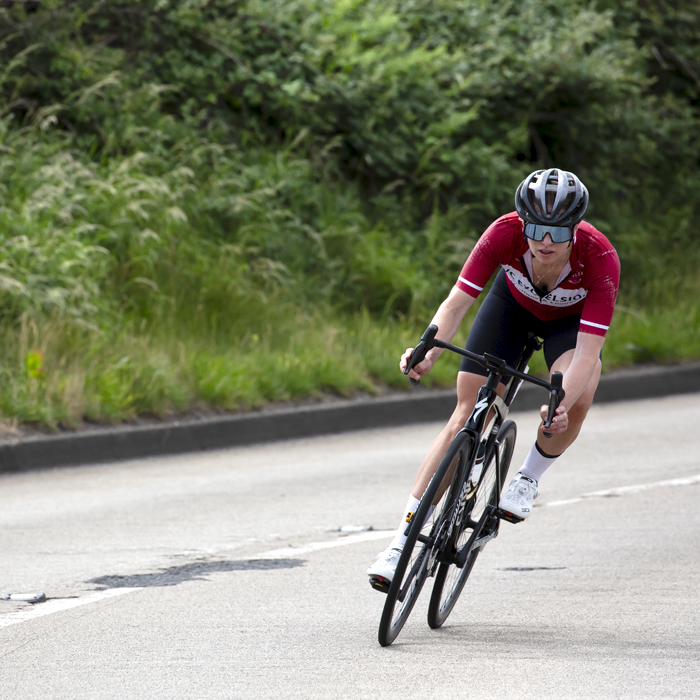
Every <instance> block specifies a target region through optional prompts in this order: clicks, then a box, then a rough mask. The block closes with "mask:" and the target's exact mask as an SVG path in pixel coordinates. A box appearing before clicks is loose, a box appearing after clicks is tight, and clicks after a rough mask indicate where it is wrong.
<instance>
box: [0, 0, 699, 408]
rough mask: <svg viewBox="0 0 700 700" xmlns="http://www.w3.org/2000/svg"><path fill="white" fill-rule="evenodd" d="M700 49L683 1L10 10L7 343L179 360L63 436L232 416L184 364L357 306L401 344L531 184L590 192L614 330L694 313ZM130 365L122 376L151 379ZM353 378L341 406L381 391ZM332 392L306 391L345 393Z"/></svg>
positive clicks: (2, 220)
mask: <svg viewBox="0 0 700 700" xmlns="http://www.w3.org/2000/svg"><path fill="white" fill-rule="evenodd" d="M699 47H700V3H698V2H697V0H692V1H690V2H680V1H675V0H624V2H621V3H611V2H607V0H598V1H597V2H593V3H591V2H589V1H587V2H583V1H579V0H567V2H558V3H554V2H551V1H550V0H521V1H519V2H514V1H512V0H505V1H503V0H499V2H495V1H493V0H444V1H441V2H440V1H436V0H408V1H406V0H403V1H402V2H399V1H398V0H386V1H384V2H381V3H380V2H374V1H370V0H366V1H364V2H360V1H353V2H350V1H346V0H343V1H341V0H336V1H330V0H303V1H296V2H292V1H282V0H265V2H260V1H255V0H180V1H179V2H176V1H175V0H171V1H169V0H142V1H138V0H109V1H107V0H103V1H102V2H93V1H88V0H77V1H76V2H72V3H70V4H67V3H63V2H59V1H58V0H54V1H52V0H47V1H43V2H11V1H7V0H6V1H4V2H2V3H0V198H1V199H2V202H1V203H0V311H1V312H2V314H3V319H4V323H5V325H6V327H7V328H6V331H7V338H8V339H10V340H9V341H8V342H9V343H10V345H11V344H12V341H11V338H12V337H13V335H15V334H16V331H17V328H19V325H21V324H25V326H26V324H27V323H28V322H29V321H32V322H34V323H36V324H38V325H37V338H39V336H42V333H43V331H42V329H45V328H48V327H49V326H48V325H47V324H54V326H51V327H52V328H54V327H55V326H56V324H58V325H59V326H60V325H61V324H68V325H71V326H75V329H74V330H65V329H64V331H62V332H61V333H59V334H56V333H54V334H53V336H52V337H58V336H59V335H60V337H61V338H63V340H62V341H61V343H59V345H60V346H61V348H63V349H62V350H61V351H60V352H59V351H58V350H56V352H55V361H56V362H59V360H60V357H65V356H66V353H70V351H71V348H72V349H73V351H74V352H75V353H76V356H80V352H78V348H80V347H82V348H87V347H93V350H91V351H90V352H92V353H93V354H94V353H97V355H99V356H100V357H105V356H104V355H101V354H100V353H103V352H106V350H101V351H99V352H97V351H96V350H94V348H95V347H98V346H99V347H102V348H105V347H107V346H111V347H114V343H117V345H119V342H118V341H117V340H115V339H119V338H122V339H124V338H126V337H127V336H128V337H130V338H131V337H133V338H143V337H144V334H150V335H149V338H150V340H149V343H151V345H152V346H153V348H154V349H153V352H154V353H155V352H156V347H160V346H158V342H160V343H162V344H164V346H163V347H165V348H166V349H167V351H168V352H170V351H171V350H172V347H171V346H172V343H173V338H177V342H181V343H184V345H186V346H187V347H188V348H189V350H185V351H184V354H183V353H182V352H180V351H178V353H179V354H177V353H176V354H177V357H178V358H180V359H178V360H177V362H176V364H177V366H178V367H180V369H178V370H177V371H175V370H172V371H173V372H174V374H175V375H177V377H178V380H177V382H172V383H173V384H177V383H178V382H179V385H180V386H182V385H187V387H188V389H187V390H186V391H184V390H181V391H179V393H178V392H177V391H175V389H172V390H166V389H163V390H162V391H161V393H160V394H158V392H155V393H153V392H150V393H149V391H150V390H149V391H144V392H141V394H142V395H149V396H152V397H153V396H155V395H156V394H158V396H160V398H158V399H155V398H151V399H148V400H145V399H144V400H140V399H136V398H134V396H135V395H136V394H137V393H138V391H137V392H136V393H134V391H132V389H133V386H135V384H134V382H136V384H138V381H141V380H138V381H137V380H136V379H134V377H135V376H136V374H138V373H139V372H141V370H139V372H137V371H136V369H134V373H135V374H134V373H132V374H129V372H128V371H127V369H124V368H125V367H127V368H128V365H129V363H126V364H123V365H120V367H121V369H119V371H118V372H117V373H116V374H114V373H112V374H110V372H105V373H103V375H102V376H101V378H100V379H99V381H98V380H97V379H95V380H94V381H93V380H92V379H90V378H89V377H88V378H87V379H86V380H85V381H86V382H87V384H86V386H91V384H90V382H93V385H95V386H97V384H99V386H100V387H101V388H98V389H95V395H96V396H97V397H98V398H97V399H95V401H96V404H95V406H93V407H92V408H90V409H89V410H88V409H87V408H86V406H87V404H88V403H89V402H87V403H86V401H87V400H84V401H83V402H82V404H80V406H78V405H77V404H76V406H77V407H76V408H74V409H71V410H68V411H64V414H65V415H67V416H69V417H70V416H72V417H73V419H75V418H76V417H79V416H80V415H91V416H93V417H96V418H99V417H100V416H101V415H103V416H104V415H109V416H114V417H119V416H120V415H127V414H129V412H131V413H133V412H134V411H136V412H142V411H147V410H156V411H159V412H162V411H163V410H167V409H168V407H169V406H170V407H172V406H174V407H179V408H186V407H187V406H189V405H191V404H192V402H196V401H197V400H203V401H205V402H207V403H208V404H210V403H212V402H213V403H215V404H216V403H217V402H218V403H219V404H220V405H225V406H226V407H232V406H235V405H237V402H239V401H243V402H244V403H245V397H244V393H240V392H239V393H236V391H233V390H231V391H230V392H229V393H228V394H226V397H227V398H225V399H222V398H221V396H222V394H221V393H220V392H219V393H217V391H209V389H207V390H204V389H202V388H201V387H202V386H204V385H202V384H201V383H198V382H199V380H195V379H194V378H193V377H195V375H196V374H197V372H196V371H195V370H194V369H193V368H194V367H195V366H201V362H200V363H199V364H197V361H196V360H194V359H191V358H194V357H195V355H196V354H197V352H199V350H195V346H196V345H197V344H198V343H204V344H205V345H206V344H207V343H208V344H209V346H210V347H212V348H213V347H221V348H231V347H235V348H239V350H238V351H237V352H238V353H239V356H240V353H242V352H247V350H245V349H244V348H246V347H247V346H246V345H245V344H244V340H245V339H246V338H248V339H249V338H251V337H252V336H256V337H262V338H264V339H267V340H264V342H268V343H269V338H270V334H271V333H272V335H273V336H274V335H275V334H277V336H278V337H279V339H280V343H282V344H284V343H295V342H297V341H296V340H294V341H292V338H293V337H295V338H296V337H297V336H296V335H295V333H294V331H293V330H292V329H291V328H290V329H289V330H288V332H282V331H281V330H280V329H281V328H283V327H285V323H291V321H290V319H292V318H293V317H294V315H295V314H299V320H298V323H296V325H297V326H298V327H305V328H307V329H308V325H305V324H307V323H308V322H309V319H310V318H313V317H314V313H317V312H320V313H321V317H322V318H323V319H324V321H323V322H324V323H326V324H331V325H332V324H333V322H334V321H333V320H331V319H335V322H337V324H338V329H346V330H347V329H348V328H354V327H355V324H356V321H355V320H352V316H353V314H356V313H358V312H360V311H361V310H362V309H364V310H367V311H368V312H369V314H370V317H369V318H374V319H375V322H378V323H380V324H381V323H383V324H390V323H398V324H399V326H400V327H401V328H404V326H402V325H401V324H403V323H404V319H408V321H407V322H408V323H409V326H410V325H411V324H412V323H415V324H416V326H418V325H421V324H424V322H425V320H427V318H429V315H430V312H431V310H432V308H433V307H434V306H435V305H436V304H437V303H438V302H439V300H440V298H441V297H442V296H443V295H444V294H445V293H446V292H447V291H448V290H449V288H450V286H451V285H452V283H453V281H454V279H455V277H456V274H457V272H458V270H459V268H460V266H461V264H462V262H463V260H464V258H465V257H466V255H467V254H468V252H469V250H470V248H471V246H472V245H473V243H474V241H475V240H476V238H477V237H478V236H479V234H480V232H481V231H482V230H483V228H484V227H485V226H486V225H488V223H489V222H490V220H492V219H493V218H494V217H495V216H497V215H498V214H500V213H503V212H505V211H509V210H510V209H511V208H512V192H513V191H514V188H515V186H516V185H517V183H518V182H519V181H520V180H521V179H522V177H523V176H524V175H525V174H526V173H528V172H530V171H531V170H533V169H535V168H537V167H542V166H548V165H552V164H557V165H558V166H560V167H564V168H568V169H571V170H574V171H576V172H577V173H578V174H579V175H580V176H581V177H582V179H583V180H584V181H585V182H586V184H587V185H588V187H589V189H590V191H591V195H592V200H591V208H590V211H589V214H590V216H588V217H587V218H589V220H590V221H592V223H594V224H596V225H597V226H598V227H599V228H601V230H603V231H604V232H605V233H606V234H607V235H608V236H609V237H610V238H611V240H613V242H614V243H615V245H616V247H617V248H618V250H619V252H620V254H621V258H622V262H623V294H622V299H621V308H623V309H629V310H631V312H633V313H635V314H638V315H639V314H641V315H642V316H643V315H644V313H646V311H645V310H646V309H647V308H652V307H659V308H661V307H663V306H664V305H666V306H668V305H670V304H672V303H674V301H675V299H676V298H678V296H679V295H681V294H682V295H684V296H685V297H688V296H689V295H695V297H696V298H697V293H698V280H697V269H698V265H699V264H700V255H699V254H698V252H697V243H698V235H697V233H696V227H695V225H694V222H695V221H696V219H697V217H698V214H699V213H700V195H699V194H698V192H700V171H699V168H698V164H699V163H700V140H699V139H698V138H697V133H698V126H700V124H699V122H700V114H699V108H700V106H699V102H698V100H699V99H700V78H699V77H698V76H699V74H700V48H699ZM273 307H276V308H281V307H283V308H284V309H285V311H284V313H283V314H282V317H280V316H279V315H277V314H276V312H274V311H273ZM623 313H624V311H623ZM691 315H692V314H691ZM343 319H346V320H343ZM362 323H365V322H364V321H362ZM347 324H349V325H347ZM292 325H295V324H292ZM399 326H396V328H397V333H399V331H398V328H399ZM273 328H274V329H275V330H271V329H273ZM165 329H167V331H166V330H165ZM339 332H341V333H342V332H343V331H342V330H341V331H339ZM401 332H403V331H401ZM692 332H695V331H692ZM75 333H78V334H80V333H83V334H87V336H86V338H88V339H87V340H86V339H85V338H83V340H78V337H79V336H76V335H75ZM91 334H92V335H91ZM380 335H381V334H380ZM369 336H371V333H369V334H367V333H365V335H364V336H363V337H364V338H365V341H366V342H370V341H369ZM42 337H44V336H42ZM378 337H379V336H378ZM693 337H695V336H693ZM100 338H101V340H100ZM157 338H160V340H157ZM106 339H110V340H109V341H107V340H106ZM37 342H38V340H37ZM124 342H125V343H127V344H129V343H130V342H131V341H128V342H127V341H126V340H125V341H124ZM134 342H136V341H134ZM149 343H146V344H145V345H143V347H144V348H145V347H146V346H148V347H151V345H149ZM91 344H92V345H91ZM105 344H107V345H105ZM263 344H264V343H263ZM691 344H692V341H691ZM627 345H630V346H634V345H635V344H634V342H633V341H628V342H627ZM340 346H341V345H335V346H334V348H335V349H334V351H333V352H334V353H336V352H337V348H338V347H340ZM698 348H699V352H700V341H699V342H698ZM268 350H269V352H270V353H273V354H274V353H275V352H277V351H279V352H281V353H282V354H283V353H284V348H282V347H281V346H280V347H279V348H278V349H277V350H275V349H274V347H273V346H270V347H269V348H268ZM8 352H9V351H8ZM12 352H14V350H13V351H12ZM85 352H88V351H87V350H85ZM139 352H140V353H141V355H140V356H142V357H143V358H146V357H147V356H148V352H147V351H146V350H143V349H142V351H139ZM168 352H166V355H167V354H168ZM222 352H223V353H224V354H226V351H224V350H223V349H222ZM188 353H191V357H190V355H188ZM156 354H157V353H156ZM235 354H236V352H234V353H233V355H235ZM257 354H258V356H260V352H259V351H258V353H257ZM642 354H643V353H642ZM661 354H662V355H663V353H661ZM59 356H60V357H59ZM168 356H169V357H170V358H171V360H172V357H173V356H172V354H171V355H168ZM664 356H665V355H664ZM149 357H150V356H149ZM183 357H184V358H185V359H182V358H183ZM187 357H190V359H186V358H187ZM275 357H277V355H275ZM634 357H635V356H634V354H632V355H630V354H629V353H628V354H627V355H625V353H624V352H622V353H620V354H619V358H618V359H619V361H621V362H624V361H629V360H630V359H634ZM640 357H641V355H640ZM171 360H168V362H170V361H171ZM47 361H48V360H47ZM105 361H106V360H105ZM119 361H120V359H119V358H117V360H115V362H119ZM173 361H174V360H173ZM209 361H212V362H213V360H211V358H210V359H209V360H207V362H209ZM276 361H277V360H274V362H276ZM110 362H111V360H110ZM143 362H144V363H145V365H144V366H147V367H150V368H151V369H145V370H143V371H142V372H141V374H140V375H139V376H148V377H154V376H156V375H158V371H161V370H156V369H153V367H155V365H157V364H158V361H154V362H155V364H153V363H151V364H149V362H151V361H150V360H148V361H146V359H144V360H143ZM227 362H228V363H229V364H227ZM363 362H365V365H364V366H365V370H363V371H364V372H365V374H362V373H360V375H358V378H356V379H355V380H353V381H355V386H360V385H361V386H364V387H365V388H367V387H368V386H371V385H372V381H374V380H376V379H378V378H381V379H383V380H385V381H386V379H385V375H384V374H383V370H382V371H379V370H377V369H376V366H375V365H372V363H371V362H369V361H368V360H364V361H363ZM368 362H369V364H367V363H368ZM231 363H234V364H235V359H234V358H233V357H230V358H229V360H227V361H226V362H224V365H222V366H225V367H227V368H228V371H231V367H232V366H233V365H232V364H231ZM261 363H262V364H261V367H262V365H264V364H265V363H264V362H262V360H261ZM6 364H7V366H8V367H11V366H12V365H11V363H10V361H9V360H7V358H6ZM132 364H133V363H132ZM166 364H167V363H166ZM244 364H245V363H244ZM370 365H371V367H370ZM90 366H91V367H94V369H93V370H91V371H93V372H94V373H99V371H100V363H99V361H95V363H94V365H90ZM185 367H189V370H187V371H185V369H184V368H185ZM17 371H18V370H16V369H15V370H8V372H9V375H8V376H10V375H11V376H15V374H16V372H17ZM163 371H164V370H163ZM168 371H171V370H168ZM222 371H223V370H222ZM247 371H249V372H254V370H252V369H248V370H247ZM259 371H260V373H261V374H266V375H269V373H270V372H271V371H272V370H271V369H270V367H269V366H267V365H265V368H264V369H260V370H259ZM289 371H290V372H291V370H289ZM13 372H14V373H15V374H13ZM22 372H24V370H22ZM125 373H126V374H125ZM162 373H163V372H162V371H161V375H158V376H162ZM239 374H240V373H239ZM25 375H26V372H24V375H22V376H25ZM96 376H97V375H96ZM237 376H238V375H237ZM329 376H330V375H328V374H326V378H325V379H323V380H319V382H318V386H319V387H320V388H321V389H323V388H324V387H327V388H333V387H335V388H336V389H338V388H340V387H341V385H342V390H343V391H345V390H350V389H351V388H352V386H351V385H352V382H351V384H348V385H345V384H344V383H343V382H342V381H340V380H339V379H338V378H337V377H336V378H334V379H332V380H331V379H329V378H328V377H329ZM110 377H111V378H110ZM115 377H116V378H115ZM362 377H365V378H362ZM25 379H26V376H25ZM34 379H36V378H35V377H34V378H33V380H34ZM33 380H32V381H33ZM8 381H9V379H8ZM13 381H14V380H13ZM18 381H19V380H18ZM22 381H24V380H22ZM95 382H96V383H95ZM100 382H102V383H100ZM59 384H60V382H59ZM205 384H206V382H205ZM107 385H110V386H112V385H114V386H121V385H123V386H124V387H126V388H124V390H123V391H122V390H120V391H117V392H116V394H119V395H120V396H121V398H120V399H119V400H116V399H113V397H114V395H115V391H113V390H112V389H109V388H108V386H107ZM56 386H58V384H57V385H56ZM207 386H209V385H207ZM227 386H228V385H227ZM64 389H65V387H64ZM313 390H314V389H313V382H312V383H311V384H304V387H303V388H297V389H294V388H289V387H288V388H286V389H282V390H279V391H277V392H275V391H273V390H269V391H268V390H258V389H255V390H254V391H253V390H251V392H252V393H251V394H250V395H251V396H255V397H257V398H256V399H255V401H253V403H255V402H259V401H260V400H269V399H274V398H279V397H280V396H281V397H285V396H296V395H301V394H304V393H308V392H309V391H313ZM56 391H57V392H58V393H57V394H56V396H58V395H59V394H61V391H63V390H60V391H59V390H58V389H57V390H56ZM159 391H160V390H159ZM120 392H121V394H120ZM107 395H109V396H111V397H112V398H110V399H109V400H108V399H105V400H104V405H105V406H107V404H109V405H112V404H114V405H116V406H118V407H117V408H115V409H111V408H110V409H106V408H105V409H104V410H103V409H100V405H102V404H101V403H100V401H102V399H99V397H100V396H102V397H105V396H107ZM217 396H218V397H219V398H218V399H217V398H216V397H217ZM241 397H243V398H241ZM37 400H38V399H37ZM46 400H47V401H49V402H50V401H54V399H50V400H49V399H46ZM55 401H57V402H58V403H60V402H61V401H63V399H58V398H56V399H55ZM91 401H92V399H91ZM115 401H116V403H115ZM110 402H112V403H110ZM10 403H12V402H10ZM79 403H80V402H79ZM4 410H5V412H6V413H10V414H11V413H12V410H13V409H12V408H11V407H9V406H8V405H7V404H6V405H5V409H4ZM23 415H25V414H23ZM27 415H34V414H31V412H30V413H29V414H27ZM62 415H63V414H62Z"/></svg>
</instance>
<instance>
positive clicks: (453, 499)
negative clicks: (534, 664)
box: [372, 324, 564, 646]
mask: <svg viewBox="0 0 700 700" xmlns="http://www.w3.org/2000/svg"><path fill="white" fill-rule="evenodd" d="M437 332H438V328H437V326H435V325H432V324H431V325H430V326H428V328H427V330H426V331H425V333H424V334H423V336H422V337H421V340H420V342H419V343H418V345H416V347H415V349H414V351H413V354H412V355H411V357H410V358H409V362H408V365H407V367H406V369H405V372H404V373H405V374H408V372H409V371H410V369H412V368H413V367H414V366H415V365H417V364H419V363H420V362H422V360H423V359H424V358H425V355H426V353H427V352H428V351H429V350H430V349H431V348H444V349H445V350H451V351H452V352H455V353H457V354H458V355H462V356H463V357H468V358H470V359H471V360H474V361H475V362H478V363H479V364H480V365H482V366H483V367H484V368H485V369H486V370H487V372H488V375H487V378H486V382H485V384H484V385H483V386H482V387H481V389H480V390H479V394H478V396H477V400H476V403H475V405H474V409H473V410H472V412H471V415H470V416H469V418H468V419H467V422H466V424H465V425H464V427H463V428H462V429H461V430H460V431H459V432H458V433H457V435H456V436H455V438H454V439H453V441H452V443H451V444H450V446H449V448H448V449H447V452H446V453H445V456H444V457H443V458H442V460H441V462H440V465H439V466H438V468H437V471H436V472H435V474H434V475H433V478H432V479H431V481H430V483H429V484H428V487H427V488H426V490H425V493H424V494H423V496H422V498H421V501H420V505H419V506H418V508H417V509H416V511H415V513H413V515H412V516H410V520H409V523H408V525H407V529H406V543H405V544H404V547H403V553H402V554H401V557H400V559H399V563H398V566H397V567H396V572H395V573H394V578H393V580H392V581H391V584H390V585H388V584H387V583H386V582H382V581H381V580H373V582H372V585H373V586H374V587H375V588H377V589H378V590H382V591H383V592H385V593H386V594H387V598H386V602H385V604H384V610H383V612H382V618H381V621H380V623H379V643H380V644H381V645H382V646H388V645H390V644H391V643H392V642H393V641H394V640H395V639H396V637H397V636H398V635H399V632H401V629H402V628H403V626H404V623H405V622H406V620H407V619H408V616H409V615H410V614H411V610H413V606H414V605H415V603H416V600H417V599H418V595H419V594H420V592H421V590H422V588H423V584H424V583H425V581H426V579H428V578H429V577H434V578H435V583H434V584H433V590H432V594H431V596H430V603H429V605H428V624H429V625H430V627H432V628H433V629H438V628H439V627H441V626H442V624H443V623H444V622H445V620H447V618H448V617H449V615H450V613H451V612H452V609H453V608H454V606H455V603H456V602H457V599H458V598H459V595H460V593H461V592H462V589H463V588H464V585H465V584H466V582H467V579H468V578H469V574H470V573H471V571H472V568H473V566H474V562H475V561H476V558H477V557H478V555H479V552H481V550H482V549H483V548H484V547H485V546H486V544H487V543H488V542H490V541H491V540H493V539H494V538H495V537H496V536H497V535H498V529H499V525H500V522H501V520H507V521H509V522H512V523H515V522H521V521H522V518H519V517H517V516H515V515H513V514H512V513H508V512H506V511H504V510H501V509H500V508H499V507H498V503H499V501H500V494H501V490H502V489H503V484H504V482H505V479H506V475H507V474H508V468H509V466H510V460H511V457H512V456H513V448H514V447H515V438H516V434H517V430H516V426H515V423H514V422H513V421H512V420H506V417H507V415H508V411H509V409H510V406H511V404H512V403H513V400H514V399H515V396H516V394H517V393H518V390H519V389H520V386H521V385H522V383H523V382H524V381H526V382H530V383H531V384H536V385H537V386H540V387H542V388H543V389H546V390H547V391H548V392H549V412H548V415H547V420H546V421H545V423H544V427H545V428H549V427H550V425H551V423H552V419H553V417H554V414H555V411H556V409H557V407H558V406H559V404H560V402H561V401H562V400H563V398H564V390H563V389H562V374H561V372H554V373H553V374H552V377H551V380H550V381H549V382H547V381H545V380H543V379H538V378H537V377H532V376H530V375H529V374H527V371H528V363H529V361H530V358H531V357H532V355H533V353H535V352H536V351H537V350H539V349H540V348H541V347H542V341H541V340H540V339H539V338H537V337H536V336H535V335H533V334H530V335H529V337H528V339H527V341H526V343H525V347H524V349H523V353H522V355H521V357H520V360H519V361H518V364H517V367H515V368H514V367H511V366H509V365H508V364H507V363H506V362H505V360H501V359H500V358H498V357H495V356H494V355H490V354H489V353H484V354H483V355H478V354H475V353H473V352H470V351H469V350H465V349H463V348H460V347H457V346H455V345H451V344H450V343H446V342H444V341H442V340H438V339H437V338H436V337H435V336H436V334H437ZM502 377H510V379H509V380H508V382H507V383H506V390H505V394H504V397H503V398H501V397H500V396H499V395H498V393H497V391H496V389H497V387H498V384H499V382H500V381H501V378H502ZM412 381H414V383H416V381H415V380H412ZM545 435H546V436H547V437H549V436H550V434H548V433H546V432H545Z"/></svg>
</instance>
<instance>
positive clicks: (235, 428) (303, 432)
mask: <svg viewBox="0 0 700 700" xmlns="http://www.w3.org/2000/svg"><path fill="white" fill-rule="evenodd" d="M698 391H700V362H694V363H688V364H684V365H676V366H649V367H637V368H633V369H627V370H618V371H615V372H611V373H609V374H606V375H603V377H602V378H601V381H600V385H599V387H598V391H597V393H596V398H595V401H596V403H598V404H601V403H609V402H614V401H629V400H633V399H644V398H653V397H660V396H667V395H673V394H686V393H692V392H698ZM544 396H546V395H545V394H544V392H543V391H542V390H541V389H539V388H537V387H533V386H532V385H529V384H525V385H524V386H523V387H522V388H521V390H520V393H519V395H518V397H517V400H516V403H515V404H514V409H516V410H528V409H533V408H536V407H538V406H539V405H540V404H541V403H543V402H544V400H543V397H544ZM455 403H456V397H455V392H454V390H442V391H425V390H423V389H422V388H418V389H414V390H412V391H407V392H405V393H402V394H393V395H391V396H388V397H383V398H369V399H368V398H360V399H349V400H333V401H322V402H320V403H318V404H315V405H313V404H312V405H303V406H287V407H283V408H280V407H272V408H268V409H266V410H262V411H257V412H252V413H243V414H228V415H220V416H214V417H207V418H199V419H187V420H171V421H162V422H159V421H150V422H148V423H147V424H141V425H137V426H117V427H107V428H95V427H93V428H90V429H84V430H81V431H78V432H70V431H65V432H62V433H60V434H55V435H36V434H35V435H31V436H26V435H23V436H19V437H17V438H12V437H9V438H5V439H3V440H1V441H0V473H13V472H14V473H16V472H23V471H30V470H36V469H48V468H52V467H63V466H75V465H79V464H94V463H97V462H111V461H115V460H126V459H136V458H139V457H153V456H158V455H167V454H181V453H187V452H199V451H201V450H211V449H221V448H226V447H235V446H242V445H251V444H256V443H261V442H271V441H275V440H288V439H290V438H301V437H310V436H316V435H328V434H333V433H341V432H348V431H355V430H363V429H367V428H379V427H392V426H401V425H409V424H415V423H425V422H430V421H438V420H445V419H446V418H447V417H448V416H449V415H450V413H451V412H452V410H453V409H454V406H455Z"/></svg>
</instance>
